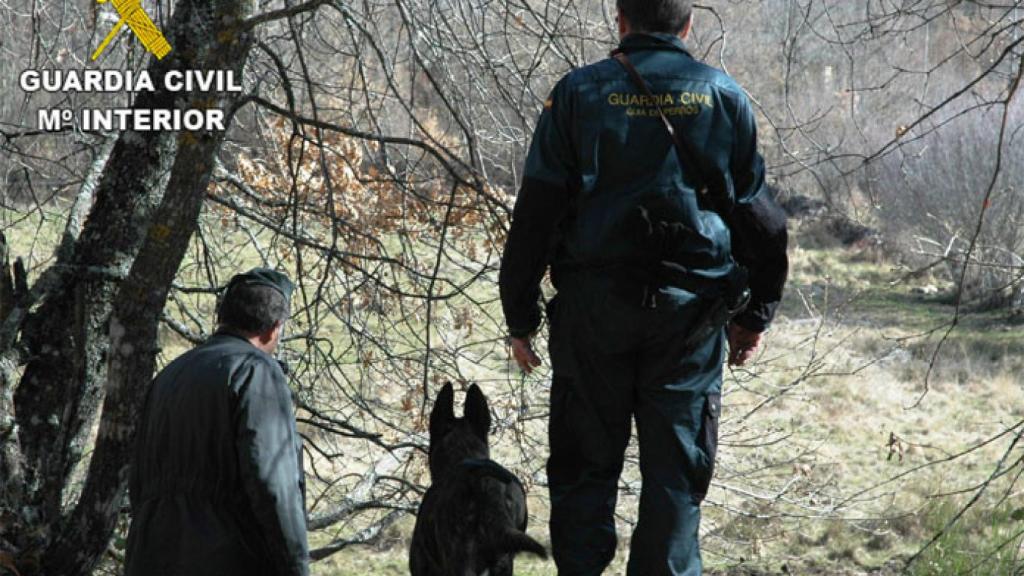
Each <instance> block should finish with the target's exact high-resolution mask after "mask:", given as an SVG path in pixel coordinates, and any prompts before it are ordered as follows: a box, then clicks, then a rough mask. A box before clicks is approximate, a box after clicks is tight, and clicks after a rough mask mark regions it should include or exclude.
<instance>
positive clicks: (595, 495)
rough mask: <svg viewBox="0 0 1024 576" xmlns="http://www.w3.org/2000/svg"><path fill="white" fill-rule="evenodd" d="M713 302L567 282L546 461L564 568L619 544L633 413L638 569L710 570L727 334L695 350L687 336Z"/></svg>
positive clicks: (553, 343) (587, 567)
mask: <svg viewBox="0 0 1024 576" xmlns="http://www.w3.org/2000/svg"><path fill="white" fill-rule="evenodd" d="M703 305H704V303H702V302H700V301H699V300H697V299H695V298H694V297H693V296H692V295H689V294H688V293H685V292H682V291H676V292H674V293H669V294H661V295H659V297H658V307H657V308H654V309H650V308H642V307H640V306H639V305H637V303H633V302H623V301H621V300H620V299H618V298H616V297H614V296H612V295H611V293H610V292H609V291H607V290H603V289H601V287H600V286H597V287H594V288H593V289H589V290H582V289H570V290H560V292H559V295H558V297H557V298H556V299H555V301H553V302H552V304H551V305H550V306H549V310H548V313H549V318H551V339H550V342H549V349H550V354H551V360H552V368H553V371H554V379H553V383H552V390H551V420H550V425H549V441H550V448H551V457H550V459H549V460H548V466H547V472H548V482H549V486H550V493H551V543H552V549H553V555H554V560H555V564H556V565H557V566H558V574H559V576H590V575H597V574H601V572H602V571H603V570H604V569H605V567H607V566H608V564H609V562H611V560H612V558H613V557H614V555H615V548H616V533H615V521H614V511H615V502H616V496H617V492H618V490H617V487H618V479H619V474H620V473H621V471H622V465H623V457H624V453H625V450H626V445H627V443H628V442H629V437H630V424H631V421H633V420H635V421H636V429H637V434H638V440H639V446H640V471H641V474H642V477H643V485H642V491H641V496H640V509H639V511H638V512H639V513H638V522H637V525H636V528H635V530H634V532H633V538H632V542H631V546H630V555H629V565H628V569H627V574H628V575H630V576H661V575H673V576H681V575H686V576H697V575H699V574H701V557H700V550H699V547H698V528H699V524H700V502H701V500H703V498H704V495H705V494H706V493H707V489H708V485H709V484H710V481H711V474H712V471H713V467H714V458H715V450H716V446H717V437H718V417H719V411H720V399H721V396H720V391H721V380H722V361H723V338H724V335H723V334H722V333H719V335H718V336H716V337H714V338H711V339H709V341H707V342H706V343H703V344H702V345H700V346H698V347H697V348H696V349H694V350H685V349H683V346H682V345H681V343H682V341H683V340H684V339H685V335H686V333H687V332H688V330H689V329H690V326H691V325H692V322H693V318H694V316H696V314H697V311H698V310H699V309H700V308H701V306H703Z"/></svg>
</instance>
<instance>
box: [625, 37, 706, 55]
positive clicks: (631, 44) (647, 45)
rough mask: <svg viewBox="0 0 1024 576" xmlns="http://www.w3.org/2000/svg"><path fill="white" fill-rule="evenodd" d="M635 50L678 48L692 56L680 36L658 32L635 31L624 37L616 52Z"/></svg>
mask: <svg viewBox="0 0 1024 576" xmlns="http://www.w3.org/2000/svg"><path fill="white" fill-rule="evenodd" d="M635 50H678V51H679V52H682V53H683V54H686V55H687V56H691V55H690V51H689V50H687V49H686V44H685V43H684V42H683V40H682V39H681V38H680V37H679V36H676V35H675V34H662V33H657V32H633V33H632V34H629V35H628V36H626V37H625V38H623V39H622V42H620V43H619V47H618V48H617V49H616V50H615V52H633V51H635ZM615 52H613V54H614V53H615Z"/></svg>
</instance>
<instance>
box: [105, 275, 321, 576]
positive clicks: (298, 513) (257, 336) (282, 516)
mask: <svg viewBox="0 0 1024 576" xmlns="http://www.w3.org/2000/svg"><path fill="white" fill-rule="evenodd" d="M292 288H293V286H292V283H291V282H290V281H289V280H288V278H287V277H286V276H285V275H284V274H281V273H280V272H276V271H273V270H267V269H261V268H257V269H254V270H251V271H249V272H247V273H245V274H238V275H236V276H235V277H234V278H232V279H231V282H230V283H228V286H227V289H226V290H225V293H224V296H223V298H222V301H221V304H220V309H219V311H218V318H217V322H218V324H219V328H218V330H217V333H216V334H214V335H213V336H212V337H211V338H210V339H209V340H208V341H207V342H205V343H204V344H202V345H201V346H199V347H197V348H195V349H193V350H191V351H189V352H186V353H185V354H182V355H181V356H180V357H178V358H177V359H176V360H174V361H173V362H171V363H170V364H169V365H168V366H167V367H166V368H164V369H163V370H162V371H161V372H160V374H158V375H157V377H156V379H155V380H154V381H153V383H152V385H151V386H150V389H149V392H148V394H147V397H146V404H145V407H144V409H143V413H142V420H141V422H140V423H139V429H138V433H137V434H138V435H137V440H136V450H135V458H134V461H133V462H132V468H131V482H130V486H129V488H130V494H129V495H130V498H131V509H132V523H131V528H130V530H129V533H128V549H127V554H126V559H125V564H126V569H125V573H126V575H127V576H172V575H173V576H200V575H210V576H232V575H238V576H252V575H262V574H266V575H271V574H273V575H275V576H285V575H288V576H292V575H302V576H304V575H306V574H308V573H309V547H308V544H307V541H306V512H305V482H304V480H303V471H302V446H301V444H300V440H299V435H298V433H297V432H296V429H295V415H294V413H293V408H292V400H291V392H290V391H289V389H288V384H287V382H286V380H285V376H284V373H283V372H282V370H281V365H280V364H279V363H278V362H277V361H276V360H275V359H274V357H273V356H271V354H273V352H274V350H275V349H276V348H277V345H278V341H279V340H280V337H281V331H282V327H283V325H284V322H285V320H286V319H287V317H288V310H289V299H290V297H291V292H292Z"/></svg>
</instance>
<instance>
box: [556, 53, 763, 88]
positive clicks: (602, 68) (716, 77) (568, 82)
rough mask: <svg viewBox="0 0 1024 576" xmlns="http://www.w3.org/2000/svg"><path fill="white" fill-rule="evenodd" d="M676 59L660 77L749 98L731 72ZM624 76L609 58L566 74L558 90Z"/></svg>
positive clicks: (580, 86)
mask: <svg viewBox="0 0 1024 576" xmlns="http://www.w3.org/2000/svg"><path fill="white" fill-rule="evenodd" d="M680 56H681V57H680V58H679V59H673V62H672V65H671V66H663V67H659V69H658V70H656V73H657V75H661V76H667V77H677V78H680V79H687V80H691V81H698V82H705V83H707V84H709V85H710V86H712V87H714V88H717V89H718V90H720V91H723V92H726V93H729V94H730V95H733V96H736V97H740V98H742V97H745V95H746V92H745V91H744V90H743V88H742V87H741V86H740V85H739V83H738V82H737V81H736V80H735V79H734V78H733V77H732V76H730V75H729V74H728V73H727V72H725V71H724V70H722V69H720V68H716V67H714V66H711V65H710V64H706V63H704V62H701V61H700V60H697V59H696V58H693V57H690V56H684V55H682V54H680ZM623 74H624V70H623V68H622V65H621V64H620V63H619V62H617V61H616V60H615V59H614V58H611V57H608V58H604V59H602V60H598V61H597V62H594V63H591V64H587V65H586V66H581V67H579V68H574V69H572V70H570V71H568V72H566V73H565V75H563V76H562V78H561V79H560V80H559V81H558V84H556V90H558V89H562V90H569V91H572V90H578V89H584V88H587V87H590V86H591V85H593V84H601V83H604V82H607V81H608V80H610V79H618V78H621V77H622V76H623Z"/></svg>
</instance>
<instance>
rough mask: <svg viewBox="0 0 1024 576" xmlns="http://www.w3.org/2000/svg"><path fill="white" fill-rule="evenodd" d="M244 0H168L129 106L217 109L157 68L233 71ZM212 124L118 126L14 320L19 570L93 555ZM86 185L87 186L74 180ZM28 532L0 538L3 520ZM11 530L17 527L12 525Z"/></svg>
mask: <svg viewBox="0 0 1024 576" xmlns="http://www.w3.org/2000/svg"><path fill="white" fill-rule="evenodd" d="M251 14H252V4H251V3H250V2H248V1H246V0H213V1H209V0H178V2H177V5H176V7H175V12H174V16H173V19H172V23H171V25H170V26H169V27H168V28H167V29H166V30H165V32H168V40H169V42H170V43H171V46H172V52H171V54H170V55H169V56H168V57H166V58H165V59H164V60H162V61H154V62H153V63H152V64H151V66H150V68H149V71H150V74H151V75H152V77H153V79H154V84H155V86H156V87H157V91H155V92H153V93H143V94H140V96H139V97H138V99H137V100H136V107H138V108H174V107H176V106H177V107H181V106H182V104H181V102H179V100H181V99H184V100H185V101H186V102H185V103H184V106H185V107H191V108H205V107H219V108H222V109H225V110H229V109H230V108H231V107H232V105H233V104H234V103H235V102H236V101H237V100H238V99H239V97H240V96H241V95H240V94H237V93H225V94H215V93H207V94H200V93H193V94H188V95H185V94H180V93H171V92H167V91H165V90H163V86H162V84H163V83H162V78H163V76H164V75H165V74H166V73H167V72H168V71H170V70H233V71H234V73H235V76H236V77H237V78H240V77H242V71H243V68H244V65H245V62H246V60H247V58H248V54H249V50H250V46H251V42H252V39H251V32H249V31H248V30H247V29H246V28H245V27H244V26H243V25H242V22H243V21H244V20H245V19H246V18H247V17H249V16H251ZM223 136H224V135H223V134H222V133H216V132H181V133H167V132H165V133H157V132H150V133H137V132H131V131H129V132H125V133H123V134H121V136H120V137H119V138H118V140H117V143H116V144H115V145H114V147H113V151H112V152H111V153H110V158H109V160H108V161H107V163H106V167H105V169H104V170H103V173H102V177H100V179H99V182H98V185H97V187H96V200H95V203H94V204H93V206H92V209H91V210H90V211H89V215H88V218H87V219H86V222H85V225H84V229H83V231H82V234H81V237H79V238H78V239H77V242H74V244H73V246H72V247H71V248H70V249H68V246H67V243H65V245H64V246H62V253H61V254H60V256H61V257H63V258H66V260H67V263H68V264H69V265H67V266H61V267H60V268H59V269H58V270H57V271H56V272H55V276H54V278H53V287H52V289H51V290H50V291H49V292H48V293H47V294H45V295H44V299H43V301H42V302H41V303H40V305H39V306H38V307H37V308H36V309H35V310H34V311H32V312H31V313H30V314H29V315H28V317H27V318H26V319H25V322H24V324H23V326H22V338H21V344H22V345H23V346H24V348H25V350H26V351H27V353H28V363H27V365H26V367H25V372H24V375H23V376H22V378H21V380H20V382H19V385H18V387H17V389H16V390H15V393H14V398H13V401H14V405H15V413H16V424H17V426H16V430H17V440H18V444H17V445H18V446H19V448H20V451H21V460H22V464H21V467H22V469H21V470H20V472H21V473H22V474H23V477H24V490H23V493H24V497H23V498H20V500H21V501H20V502H10V501H8V502H4V508H5V509H6V510H9V511H10V510H17V511H19V512H18V514H19V515H20V516H21V517H20V518H19V519H18V521H17V522H10V523H8V522H0V537H2V538H3V539H5V540H7V541H8V542H9V543H11V544H13V546H14V547H15V548H16V550H17V552H18V560H17V564H18V569H19V571H20V572H21V574H22V575H23V576H28V575H30V574H47V575H54V576H57V575H76V576H77V575H81V574H87V573H89V572H90V571H91V570H92V569H93V567H94V566H95V565H96V563H97V562H98V560H99V559H100V558H101V556H102V554H103V552H104V551H105V550H106V547H107V545H108V542H109V540H110V537H111V535H112V532H113V529H114V526H115V524H116V521H117V517H118V514H119V512H120V510H121V506H122V502H123V499H124V498H123V497H124V493H125V490H126V486H127V479H128V465H129V459H130V454H131V450H130V448H131V443H132V439H133V437H134V430H135V424H136V420H137V415H138V413H139V409H140V405H141V401H142V399H143V397H144V394H145V390H146V389H147V388H148V384H149V382H150V379H151V378H152V375H153V371H154V367H155V357H156V352H157V327H158V324H159V318H160V313H161V312H162V310H163V308H164V304H165V301H166V298H167V294H168V290H169V287H170V285H171V282H172V280H173V279H174V276H175V274H176V272H177V270H178V267H179V265H180V263H181V259H182V257H183V256H184V253H185V250H186V249H187V247H188V244H189V241H190V239H191V237H192V234H193V233H194V231H195V229H196V226H197V222H198V217H199V213H200V210H201V206H202V201H203V199H204V197H205V193H206V188H207V184H208V182H209V179H210V175H211V173H212V171H213V167H214V162H215V157H216V154H217V152H218V151H219V149H220V145H221V143H222V141H223ZM86 185H89V183H88V181H87V184H86ZM101 405H102V406H103V409H102V414H101V416H100V428H99V436H98V438H97V440H96V445H95V449H94V451H93V454H92V458H91V460H90V462H89V468H88V475H87V478H86V481H85V485H84V487H83V489H82V491H81V494H80V496H79V498H78V499H77V503H74V504H73V506H67V505H66V504H65V502H66V501H67V500H68V498H69V494H70V496H74V491H73V490H69V489H68V487H67V483H68V479H69V475H70V473H71V471H72V469H73V468H74V466H75V465H76V464H77V463H78V461H79V460H80V459H81V457H82V453H83V451H84V449H85V445H86V442H87V440H88V434H89V429H90V427H91V424H92V423H93V422H94V421H95V416H96V413H97V411H98V410H99V408H100V406H101ZM17 524H20V525H21V526H33V527H39V529H36V530H32V531H31V533H25V531H24V530H22V531H21V532H22V533H20V534H19V533H7V532H8V529H7V528H5V526H10V527H14V526H15V525H17ZM14 529H15V530H16V529H17V528H14Z"/></svg>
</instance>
